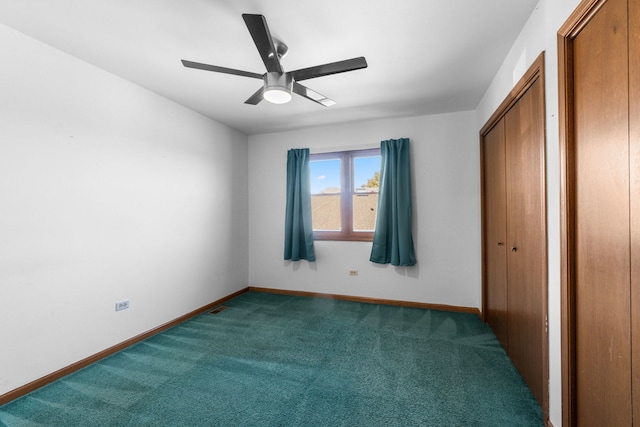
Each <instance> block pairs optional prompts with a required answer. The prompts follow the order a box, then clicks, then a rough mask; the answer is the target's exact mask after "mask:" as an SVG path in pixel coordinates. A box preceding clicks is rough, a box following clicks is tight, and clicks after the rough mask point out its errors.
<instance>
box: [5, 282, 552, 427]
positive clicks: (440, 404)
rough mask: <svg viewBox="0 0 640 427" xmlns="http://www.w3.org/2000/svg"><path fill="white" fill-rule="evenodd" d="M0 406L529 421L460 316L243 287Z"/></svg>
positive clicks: (137, 413)
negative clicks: (215, 307)
mask: <svg viewBox="0 0 640 427" xmlns="http://www.w3.org/2000/svg"><path fill="white" fill-rule="evenodd" d="M225 305H226V306H228V307H229V308H228V309H226V310H224V311H221V312H220V313H218V314H215V315H213V314H203V315H200V316H197V317H195V318H193V319H192V320H190V321H187V322H184V323H182V324H180V325H179V326H176V327H174V328H172V329H169V330H167V331H165V332H164V333H161V334H159V335H156V336H154V337H152V338H149V339H147V340H146V341H143V342H141V343H138V344H136V345H134V346H131V347H129V348H127V349H125V350H123V351H121V352H119V353H117V354H115V355H113V356H111V357H108V358H106V359H103V360H102V361H100V362H98V363H96V364H94V365H91V366H89V367H87V368H85V369H83V370H81V371H78V372H76V373H74V374H72V375H70V376H68V377H65V378H63V379H61V380H59V381H57V382H54V383H52V384H50V385H48V386H46V387H43V388H42V389H39V390H36V391H35V392H33V393H31V394H29V395H27V396H24V397H22V398H20V399H18V400H15V401H13V402H10V403H9V404H7V405H4V406H2V407H0V425H2V426H7V427H15V426H65V427H66V426H83V427H87V426H349V427H351V426H367V427H371V426H465V427H466V426H491V427H497V426H509V427H515V426H541V425H542V412H541V410H540V407H539V406H538V404H537V403H536V401H535V399H534V397H533V395H532V394H531V392H530V391H529V389H528V388H527V386H526V385H525V384H524V381H523V380H522V378H521V377H520V375H519V374H518V373H517V371H516V369H515V368H514V367H513V365H512V364H511V362H510V361H509V359H508V358H507V356H506V354H505V352H504V351H503V350H502V348H501V347H500V345H499V344H498V341H497V339H496V337H495V336H494V335H493V333H492V332H491V330H490V329H489V328H488V327H487V326H486V325H484V324H483V323H482V322H481V321H480V319H479V318H478V317H477V316H475V315H472V314H462V313H451V312H444V311H435V310H421V309H412V308H401V307H391V306H384V305H374V304H363V303H354V302H347V301H337V300H330V299H323V298H305V297H292V296H284V295H275V294H267V293H257V292H249V293H246V294H243V295H241V296H239V297H237V298H235V299H233V300H231V301H229V302H227V303H226V304H225Z"/></svg>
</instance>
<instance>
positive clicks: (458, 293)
mask: <svg viewBox="0 0 640 427" xmlns="http://www.w3.org/2000/svg"><path fill="white" fill-rule="evenodd" d="M401 137H407V138H410V139H411V156H412V174H413V176H414V181H413V184H414V185H413V188H412V190H413V192H414V194H415V196H414V200H413V211H414V217H413V218H414V224H413V238H414V244H415V250H416V257H417V259H418V264H417V265H416V266H414V267H409V268H405V267H393V266H391V265H387V266H381V265H379V264H374V263H371V262H369V255H370V251H371V242H332V241H317V242H315V248H316V259H317V261H316V262H315V263H308V262H307V261H300V262H290V261H284V259H283V258H284V257H283V254H284V243H283V239H284V208H285V188H286V161H287V150H288V149H290V148H307V147H308V148H310V149H311V152H312V153H313V152H322V151H335V150H340V149H349V148H367V147H376V146H379V145H380V141H382V140H385V139H397V138H401ZM479 163H480V160H479V145H478V133H477V129H476V116H475V113H474V112H462V113H453V114H443V115H434V116H424V117H413V118H403V119H388V120H376V121H369V122H360V123H352V124H345V125H336V126H327V127H321V128H314V129H305V130H298V131H291V132H283V133H274V134H265V135H256V136H250V137H249V231H250V232H249V254H250V255H249V259H250V264H249V283H250V285H251V286H258V287H268V288H279V289H287V290H300V291H307V292H317V293H331V294H341V295H351V296H366V297H372V298H383V299H393V300H403V301H415V302H426V303H434V304H448V305H454V306H463V307H477V308H479V307H480V303H481V298H480V293H481V286H480V276H481V273H480V270H481V269H480V210H479V207H480V201H479V200H480V197H479V192H480V190H479V189H480V185H479V178H478V177H479ZM352 269H356V270H359V275H358V276H355V277H354V276H349V275H348V271H349V270H352Z"/></svg>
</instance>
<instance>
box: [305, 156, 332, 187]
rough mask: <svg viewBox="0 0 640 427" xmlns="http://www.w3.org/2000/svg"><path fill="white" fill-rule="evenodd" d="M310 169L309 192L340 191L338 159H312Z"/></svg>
mask: <svg viewBox="0 0 640 427" xmlns="http://www.w3.org/2000/svg"><path fill="white" fill-rule="evenodd" d="M309 168H310V170H311V194H336V193H340V159H329V160H314V161H311V162H309Z"/></svg>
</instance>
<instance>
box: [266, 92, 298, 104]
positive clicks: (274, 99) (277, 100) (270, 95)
mask: <svg viewBox="0 0 640 427" xmlns="http://www.w3.org/2000/svg"><path fill="white" fill-rule="evenodd" d="M262 96H263V97H264V99H265V101H268V102H271V103H272V104H286V103H287V102H289V101H291V92H289V91H287V90H286V89H284V88H268V89H267V90H265V91H264V94H263V95H262Z"/></svg>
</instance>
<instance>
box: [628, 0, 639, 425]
mask: <svg viewBox="0 0 640 427" xmlns="http://www.w3.org/2000/svg"><path fill="white" fill-rule="evenodd" d="M629 131H630V134H629V152H630V155H631V157H630V161H629V165H630V173H631V179H630V185H631V189H630V191H629V195H630V197H631V199H630V205H631V210H630V215H631V218H630V219H631V316H632V318H631V332H632V343H633V344H632V350H631V354H632V366H631V371H632V373H633V375H632V377H631V379H632V396H633V420H634V422H635V424H636V425H640V0H631V1H630V2H629Z"/></svg>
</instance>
